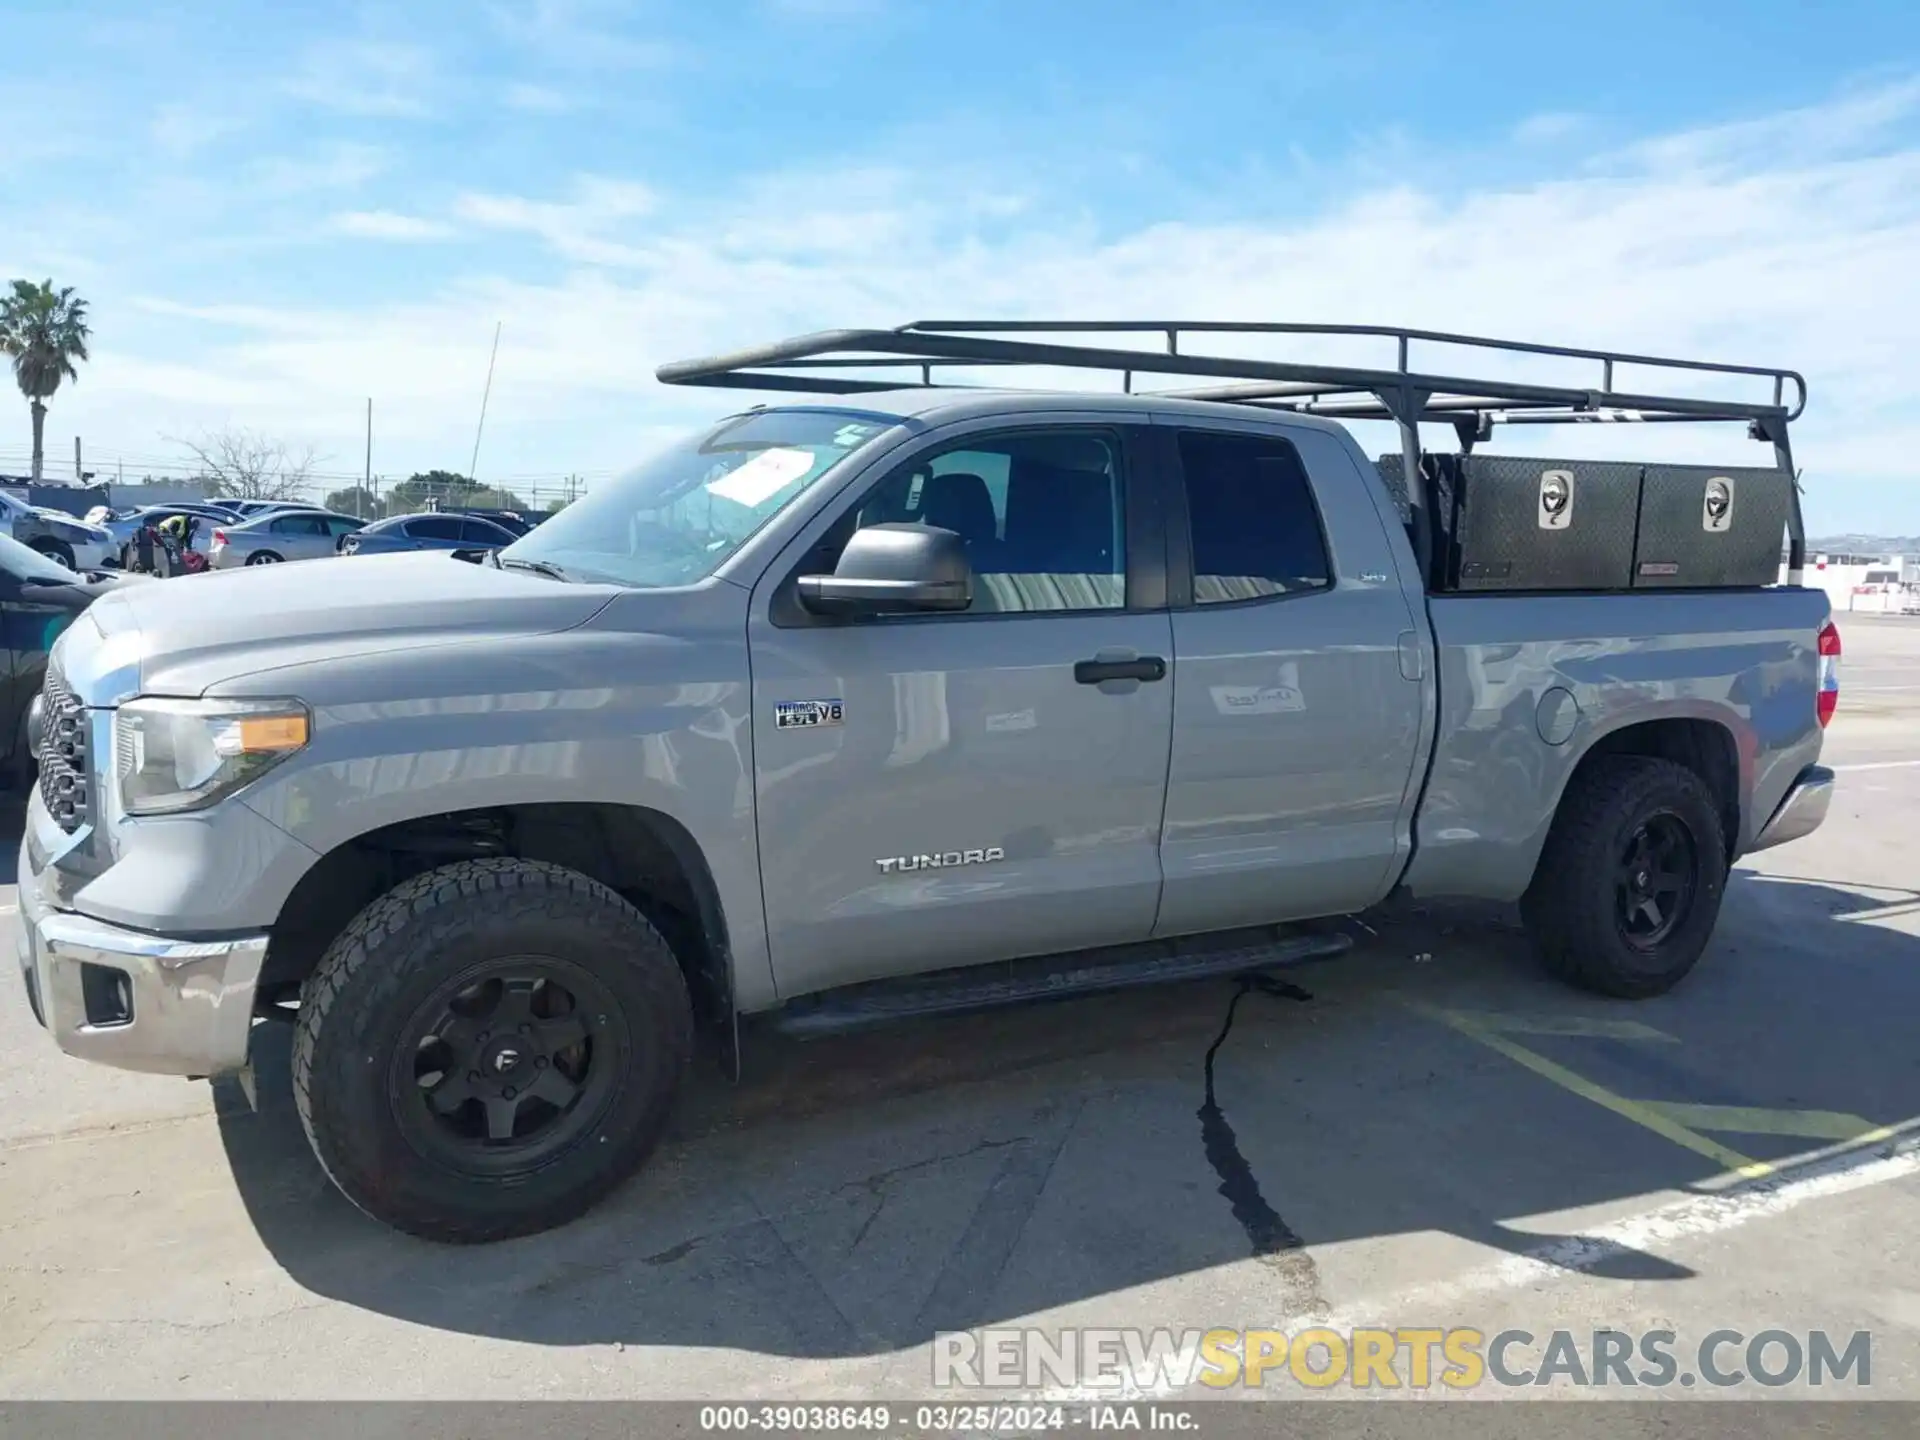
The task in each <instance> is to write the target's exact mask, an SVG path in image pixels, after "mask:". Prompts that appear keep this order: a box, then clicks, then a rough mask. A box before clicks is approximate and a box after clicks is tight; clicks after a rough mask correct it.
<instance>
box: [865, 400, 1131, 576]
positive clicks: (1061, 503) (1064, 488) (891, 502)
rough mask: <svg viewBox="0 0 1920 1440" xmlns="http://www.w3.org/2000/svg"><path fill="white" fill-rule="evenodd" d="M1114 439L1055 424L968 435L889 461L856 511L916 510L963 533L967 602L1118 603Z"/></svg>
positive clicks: (1121, 558) (876, 521)
mask: <svg viewBox="0 0 1920 1440" xmlns="http://www.w3.org/2000/svg"><path fill="white" fill-rule="evenodd" d="M1120 477H1121V472H1120V442H1119V438H1118V437H1117V436H1115V435H1112V434H1109V433H1107V432H1105V431H1089V430H1051V431H1029V432H1025V433H1018V434H1010V435H997V436H991V437H984V438H980V439H974V440H969V441H966V442H965V443H964V444H962V445H959V446H955V447H953V448H950V449H945V450H941V451H938V452H936V453H934V454H932V455H929V456H919V457H916V458H915V459H913V460H910V461H908V462H907V463H906V464H905V465H903V466H901V467H900V468H899V469H897V470H895V471H894V472H893V473H892V474H890V475H889V476H887V477H886V479H884V480H882V481H881V482H880V483H879V484H878V485H877V486H875V487H874V489H873V490H872V491H870V492H869V493H868V495H867V497H866V499H865V500H864V501H863V502H862V503H861V506H860V512H859V517H858V523H859V525H860V526H862V527H864V526H867V525H881V524H888V523H900V522H908V523H912V522H918V523H920V524H923V525H937V526H939V527H941V528H942V529H946V530H951V531H953V532H954V533H955V534H957V535H959V537H960V538H961V539H962V540H964V541H966V545H967V559H968V561H969V562H970V563H971V564H972V566H973V604H972V606H971V607H970V610H969V612H968V613H973V614H982V613H984V614H1007V613H1017V612H1021V611H1035V610H1118V609H1120V608H1121V607H1122V606H1123V605H1125V603H1126V573H1127V569H1126V544H1125V519H1124V517H1125V508H1124V506H1123V504H1122V498H1121V497H1122V487H1121V478H1120Z"/></svg>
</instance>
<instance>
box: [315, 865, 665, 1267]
mask: <svg viewBox="0 0 1920 1440" xmlns="http://www.w3.org/2000/svg"><path fill="white" fill-rule="evenodd" d="M509 955H545V956H554V957H559V958H560V959H562V960H565V961H569V962H572V963H573V964H575V965H578V966H580V967H582V968H584V969H586V970H588V971H590V972H591V973H592V975H593V976H594V978H595V979H596V980H598V981H599V982H601V983H602V984H603V985H604V986H605V987H606V989H607V990H608V991H609V992H610V993H611V995H612V997H613V999H614V1003H615V1004H616V1005H617V1006H618V1008H619V1011H620V1016H619V1018H620V1020H621V1021H623V1022H624V1025H625V1026H626V1029H627V1033H628V1034H629V1035H630V1036H631V1040H632V1045H631V1050H630V1053H629V1055H628V1057H627V1064H626V1066H625V1067H624V1070H623V1072H622V1073H621V1074H620V1075H619V1077H618V1081H617V1084H616V1088H615V1090H614V1092H613V1098H612V1099H611V1100H610V1101H609V1102H608V1104H607V1107H606V1110H605V1113H604V1114H603V1115H602V1116H601V1117H600V1119H599V1120H598V1122H597V1123H596V1124H595V1125H594V1127H593V1128H592V1129H590V1130H588V1131H586V1132H585V1133H584V1134H583V1135H581V1136H580V1137H579V1138H578V1139H577V1140H576V1141H575V1142H573V1143H572V1144H571V1145H570V1146H569V1147H568V1148H567V1149H566V1150H564V1151H563V1152H561V1153H560V1154H558V1155H556V1156H553V1157H552V1158H550V1159H548V1160H547V1161H545V1162H544V1163H543V1164H541V1165H540V1166H539V1167H538V1168H537V1169H534V1170H532V1171H531V1172H528V1173H520V1174H511V1175H498V1174H496V1175H475V1174H472V1173H462V1172H460V1171H458V1170H455V1169H451V1168H448V1167H447V1166H444V1165H442V1164H439V1163H436V1162H435V1161H433V1160H430V1159H429V1158H427V1157H426V1156H425V1155H423V1154H422V1152H421V1151H420V1149H419V1148H418V1147H416V1146H415V1145H413V1144H411V1143H410V1142H409V1141H408V1139H407V1138H406V1135H405V1133H404V1131H403V1129H402V1126H401V1123H400V1121H399V1119H398V1118H397V1114H396V1108H395V1102H394V1101H393V1099H392V1098H391V1096H390V1092H389V1088H388V1078H387V1077H388V1075H389V1073H390V1068H391V1066H392V1064H393V1062H394V1056H395V1049H396V1046H397V1045H399V1044H400V1042H401V1038H402V1032H403V1031H404V1030H405V1028H406V1025H407V1019H408V1017H409V1016H410V1015H412V1014H414V1013H415V1012H416V1011H417V1009H418V1008H419V1006H420V1005H421V1004H422V1003H423V1002H424V1001H425V999H426V997H429V996H431V995H433V994H434V993H435V992H436V991H437V990H438V989H439V988H440V987H442V986H444V985H446V984H447V983H449V982H450V981H451V980H452V979H453V977H455V976H457V975H459V974H460V973H461V972H462V971H463V970H464V969H465V968H467V967H469V966H472V965H474V964H476V963H481V962H484V961H486V960H488V959H489V958H494V957H501V956H509ZM692 1044H693V1017H692V1009H691V1005H690V1003H689V1000H688V997H687V989H686V984H685V981H684V979H683V977H682V975H681V971H680V967H679V965H678V964H677V963H676V961H675V959H674V956H673V952H672V951H671V950H670V949H669V948H668V946H667V943H666V941H665V940H664V939H662V938H661V936H660V933H659V932H658V931H657V930H655V929H654V927H653V926H652V925H651V924H650V923H649V922H648V921H647V920H646V918H645V917H644V916H642V915H641V914H640V912H639V911H638V910H636V909H635V908H634V907H633V906H632V905H630V904H628V903H627V902H626V901H625V900H623V899H621V898H620V896H618V895H616V894H615V893H614V892H613V891H612V890H610V889H608V888H607V887H606V886H605V885H602V884H600V883H598V882H597V881H594V880H590V879H588V878H587V877H586V876H584V875H581V874H579V873H577V872H575V871H572V870H568V869H566V868H564V867H562V866H559V865H552V864H547V863H544V862H539V861H528V860H514V859H484V860H464V861H461V862H459V863H457V864H453V865H446V866H443V867H441V868H439V869H437V870H431V871H428V872H427V873H426V874H423V875H419V876H416V877H414V878H413V879H411V880H408V881H406V882H405V883H404V884H401V885H399V886H397V887H395V888H394V889H393V890H391V891H389V892H388V893H387V894H385V895H383V896H382V897H380V898H379V899H378V900H375V901H374V902H373V903H372V904H370V905H368V906H367V907H366V908H365V909H364V910H362V911H361V912H360V913H359V915H358V916H356V917H355V919H354V920H353V922H352V924H350V925H348V926H347V928H346V929H345V930H344V931H343V932H341V934H340V935H339V936H338V937H337V938H336V939H335V940H334V942H333V943H332V944H331V945H330V946H328V948H327V951H326V953H325V954H324V955H323V956H322V957H321V959H320V963H319V965H318V966H317V967H316V968H315V970H314V972H313V974H312V975H311V976H310V977H309V978H308V980H307V982H306V984H305V986H304V987H303V990H302V994H301V1006H300V1020H299V1025H298V1028H297V1030H296V1032H295V1037H294V1044H293V1091H294V1103H295V1105H296V1107H297V1109H298V1111H299V1114H300V1123H301V1125H302V1127H303V1128H304V1129H305V1130H306V1133H307V1139H308V1141H309V1142H310V1143H311V1144H312V1146H313V1151H314V1154H315V1155H316V1156H317V1157H318V1158H319V1161H320V1165H321V1168H322V1169H324V1170H325V1171H326V1173H327V1175H328V1178H330V1179H331V1180H332V1181H333V1182H334V1184H335V1185H337V1186H338V1187H339V1188H340V1190H341V1191H342V1192H343V1193H344V1194H345V1195H346V1196H347V1198H348V1199H350V1200H351V1201H353V1203H354V1204H355V1205H357V1206H359V1207H360V1208H361V1209H362V1210H364V1211H366V1212H367V1213H368V1214H369V1215H372V1216H373V1217H374V1218H376V1219H378V1220H382V1221H384V1222H386V1223H387V1224H389V1225H392V1226H394V1227H395V1228H397V1229H400V1230H404V1231H407V1232H408V1233H410V1234H413V1235H418V1236H421V1237H422V1238H424V1239H428V1240H436V1241H442V1242H447V1243H456V1244H471V1243H478V1242H484V1241H491V1240H502V1239H506V1238H509V1237H511V1236H516V1235H528V1234H533V1233H535V1232H537V1231H541V1230H547V1229H551V1228H552V1227H554V1226H556V1225H561V1224H564V1223H566V1222H567V1221H569V1220H572V1219H574V1218H576V1217H577V1216H579V1215H581V1214H583V1213H584V1212H585V1211H587V1210H588V1209H590V1208H591V1207H592V1206H593V1205H594V1204H596V1203H597V1202H598V1201H599V1200H600V1199H602V1198H603V1197H604V1196H605V1195H606V1194H607V1193H608V1192H609V1191H611V1190H612V1189H614V1188H615V1187H616V1186H618V1185H619V1184H620V1183H621V1182H622V1181H623V1180H625V1179H626V1178H627V1177H628V1176H629V1175H630V1174H631V1173H632V1172H633V1171H634V1170H635V1169H636V1168H637V1167H638V1166H639V1165H640V1163H641V1162H642V1161H643V1160H645V1159H646V1157H647V1155H648V1154H649V1152H651V1151H652V1149H653V1148H654V1146H655V1145H656V1144H657V1143H658V1141H659V1138H660V1135H661V1132H662V1130H663V1129H664V1128H665V1126H666V1123H667V1119H668V1115H669V1112H670V1111H671V1108H672V1105H673V1101H674V1096H675V1094H676V1092H677V1090H678V1087H679V1082H680V1079H681V1077H682V1075H683V1074H684V1072H685V1070H686V1068H687V1063H688V1059H689V1056H690V1054H691V1051H692Z"/></svg>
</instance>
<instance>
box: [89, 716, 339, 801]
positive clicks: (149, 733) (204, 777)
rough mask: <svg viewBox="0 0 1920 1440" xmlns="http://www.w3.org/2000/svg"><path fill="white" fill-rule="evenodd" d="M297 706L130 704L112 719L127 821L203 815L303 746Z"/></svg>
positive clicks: (305, 731)
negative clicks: (189, 813) (176, 814)
mask: <svg viewBox="0 0 1920 1440" xmlns="http://www.w3.org/2000/svg"><path fill="white" fill-rule="evenodd" d="M312 729H313V725H312V720H311V718H310V717H309V716H308V714H307V707H306V706H304V705H302V704H301V703H300V702H299V701H297V700H129V701H128V702H127V703H126V704H124V705H122V706H121V707H120V708H119V710H118V711H116V712H115V714H114V721H113V752H114V769H115V771H116V772H117V773H118V775H119V780H120V804H121V808H122V809H124V810H125V811H126V812H127V814H129V815H165V814H170V813H172V812H174V811H177V810H200V809H204V808H205V807H206V806H208V805H211V804H213V803H214V802H215V801H216V800H221V799H224V798H225V797H226V796H228V795H231V794H232V793H233V792H234V791H236V790H238V789H240V788H241V787H242V786H243V785H246V784H248V783H250V782H251V781H253V780H255V779H256V778H258V777H259V776H260V775H261V774H262V773H263V772H265V771H267V770H270V769H272V768H273V767H274V766H275V765H277V764H279V763H280V762H281V761H282V760H284V759H286V758H287V756H289V755H291V754H293V753H294V752H295V751H296V750H299V749H301V748H302V747H303V746H305V745H306V743H307V739H308V736H309V735H310V734H311V733H312Z"/></svg>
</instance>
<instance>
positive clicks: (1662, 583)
mask: <svg viewBox="0 0 1920 1440" xmlns="http://www.w3.org/2000/svg"><path fill="white" fill-rule="evenodd" d="M1792 486H1793V477H1792V476H1791V475H1789V474H1788V473H1787V472H1786V471H1785V470H1780V469H1776V468H1773V467H1768V468H1765V469H1761V468H1757V467H1747V468H1741V467H1732V468H1729V467H1726V466H1712V465H1649V466H1647V467H1646V476H1645V478H1644V479H1643V480H1642V482H1641V486H1640V532H1639V537H1638V542H1637V544H1636V545H1635V547H1634V555H1633V584H1634V586H1635V587H1636V588H1638V589H1663V588H1664V589H1717V588H1726V587H1732V586H1746V585H1771V584H1773V583H1774V582H1775V581H1777V580H1778V579H1779V578H1780V555H1781V551H1782V549H1783V547H1784V545H1785V543H1786V534H1787V522H1788V519H1789V517H1790V513H1791V510H1792V506H1793V490H1792Z"/></svg>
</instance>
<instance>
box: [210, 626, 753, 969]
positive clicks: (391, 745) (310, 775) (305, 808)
mask: <svg viewBox="0 0 1920 1440" xmlns="http://www.w3.org/2000/svg"><path fill="white" fill-rule="evenodd" d="M742 599H743V600H744V597H742ZM238 688H242V687H235V686H223V687H221V689H222V691H223V692H228V693H230V692H232V691H233V690H235V689H238ZM244 688H247V689H250V690H251V691H252V692H253V693H256V694H262V695H265V694H273V695H292V696H297V697H299V698H301V699H303V700H305V701H306V703H307V704H308V705H310V706H311V707H312V709H313V716H314V726H313V739H312V742H311V743H310V745H309V746H308V748H307V749H306V750H304V751H302V752H301V753H300V755H299V756H298V757H297V758H295V759H294V760H291V761H289V762H287V763H286V764H285V765H284V766H282V767H280V768H278V769H276V770H274V771H271V772H269V773H268V774H267V775H266V776H264V777H262V780H261V781H260V782H259V783H257V784H255V785H254V786H252V787H251V788H249V789H248V790H246V791H245V792H243V793H242V795H241V797H240V800H241V803H243V804H244V805H245V806H247V807H248V808H249V809H251V810H252V811H254V812H255V813H256V814H258V815H259V816H261V817H262V818H264V819H265V820H267V821H269V822H270V823H271V824H273V825H274V826H276V827H278V828H279V829H281V830H283V831H285V832H286V833H287V834H288V835H290V836H292V837H293V838H294V839H296V840H298V841H299V842H300V844H301V846H302V847H303V848H304V849H305V850H307V851H308V852H311V853H312V854H314V855H315V856H316V857H318V856H322V855H325V854H327V853H329V852H330V851H333V850H335V849H336V848H338V847H339V846H341V845H344V844H346V843H347V842H348V841H350V840H353V839H355V838H356V837H358V836H361V835H365V834H368V833H369V832H371V831H375V830H379V829H382V828H384V827H386V826H389V825H395V824H398V823H400V822H402V821H407V820H414V819H419V818H421V817H424V816H429V815H436V814H444V813H448V812H452V811H462V810H475V809H485V808H489V807H496V806H510V805H528V804H543V805H544V804H563V803H567V802H571V801H578V802H589V803H595V804H602V805H607V804H612V805H628V806H635V807H641V808H644V809H648V810H653V811H656V812H659V813H660V814H663V815H665V816H667V817H669V818H670V819H672V820H673V821H675V822H676V823H677V824H678V825H679V826H680V827H681V828H682V829H684V830H685V831H686V833H687V835H688V836H689V837H691V839H692V841H693V843H694V844H695V845H697V846H698V847H699V850H700V854H701V857H702V858H703V859H704V860H705V862H706V865H707V868H708V871H709V872H710V874H711V876H712V879H713V884H714V889H715V891H716V894H717V899H718V902H719V904H720V907H721V912H722V918H723V919H724V922H725V924H726V927H727V932H728V935H729V937H730V941H731V948H732V952H733V964H734V974H735V985H736V987H737V989H738V992H739V998H740V1003H741V1004H742V1005H752V1004H756V1003H762V1002H763V1001H768V1000H770V999H771V996H772V993H773V987H772V973H771V968H770V964H769V960H768V951H767V943H766V928H765V919H764V911H763V909H762V906H761V899H760V883H759V855H758V848H757V845H756V842H755V833H754V806H753V781H752V777H753V755H752V749H751V740H752V737H751V727H750V724H749V720H750V691H749V687H748V683H747V663H746V645H745V630H744V622H743V621H742V622H741V623H737V624H732V623H729V624H722V625H715V626H693V627H689V628H678V627H676V632H675V633H674V634H672V635H671V636H669V635H663V634H660V633H657V632H639V631H633V630H628V629H624V628H621V627H620V626H618V625H617V624H616V625H613V626H609V627H607V628H600V627H597V626H595V627H588V628H585V629H581V630H575V631H571V632H568V633H564V634H558V635H548V636H537V637H527V638H523V639H515V640H513V641H511V642H508V643H505V644H499V643H495V644H492V645H466V644H456V645H448V646H442V647H435V648H433V649H429V650H412V651H406V652H401V653H397V654H391V655H384V656H381V655H376V656H368V657H363V658H358V659H355V660H352V661H333V662H330V663H328V664H326V665H322V666H316V667H313V669H312V670H311V672H310V673H302V667H291V668H286V669H280V670H275V671H273V672H270V673H269V674H266V675H262V676H256V677H254V678H253V680H252V682H250V683H249V685H248V686H246V687H244ZM298 878H299V877H298V876H294V877H293V879H292V882H290V883H288V884H287V885H286V888H285V889H284V890H283V891H281V893H279V894H269V893H265V892H264V891H262V892H259V893H257V894H255V895H254V896H253V897H251V904H252V905H253V907H254V908H255V909H256V911H257V912H258V913H257V914H255V915H252V916H249V917H248V919H247V920H246V921H244V922H243V921H236V923H261V924H270V923H271V922H272V921H273V919H274V918H275V916H277V914H278V913H279V909H280V907H281V905H283V904H284V903H285V900H286V898H287V894H288V893H290V892H291V889H292V884H293V883H297V881H298Z"/></svg>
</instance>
